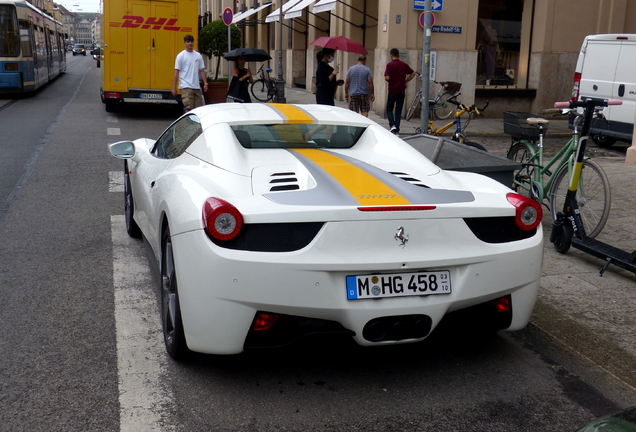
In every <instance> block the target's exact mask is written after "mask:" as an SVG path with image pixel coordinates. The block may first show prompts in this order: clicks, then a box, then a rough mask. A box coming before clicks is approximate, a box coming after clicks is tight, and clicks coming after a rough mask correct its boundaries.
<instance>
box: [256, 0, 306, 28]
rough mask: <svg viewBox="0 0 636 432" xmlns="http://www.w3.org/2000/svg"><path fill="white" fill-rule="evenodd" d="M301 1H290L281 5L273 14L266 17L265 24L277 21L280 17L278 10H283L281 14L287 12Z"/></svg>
mask: <svg viewBox="0 0 636 432" xmlns="http://www.w3.org/2000/svg"><path fill="white" fill-rule="evenodd" d="M300 1H301V0H290V1H288V2H287V3H285V4H284V5H283V7H282V8H278V9H276V10H275V11H274V12H272V13H271V14H269V15H267V18H265V22H266V23H269V22H273V21H278V20H279V17H280V10H281V9H283V12H286V11H288V10H289V9H290V8H291V7H293V6H295V5H297V4H298V3H299V2H300Z"/></svg>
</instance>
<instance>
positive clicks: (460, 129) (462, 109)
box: [415, 93, 490, 151]
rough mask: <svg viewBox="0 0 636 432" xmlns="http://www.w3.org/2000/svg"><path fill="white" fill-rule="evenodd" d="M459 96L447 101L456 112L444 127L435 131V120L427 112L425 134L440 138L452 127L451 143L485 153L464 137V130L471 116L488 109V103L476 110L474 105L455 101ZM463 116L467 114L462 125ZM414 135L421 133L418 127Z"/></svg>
mask: <svg viewBox="0 0 636 432" xmlns="http://www.w3.org/2000/svg"><path fill="white" fill-rule="evenodd" d="M459 95H460V94H459V93H458V94H456V95H453V96H452V97H450V98H448V100H447V102H448V104H449V105H451V106H455V107H456V110H455V112H454V114H455V118H454V119H453V120H452V121H450V122H448V123H446V124H445V125H444V126H442V127H440V128H439V129H435V118H434V115H433V112H432V111H429V121H428V131H426V133H427V134H428V135H433V136H441V135H442V134H443V133H444V132H446V131H447V130H449V129H450V128H451V127H453V125H454V126H455V132H454V133H453V136H452V137H451V139H452V140H453V141H457V142H459V143H462V144H466V145H469V146H471V147H475V148H478V149H479V150H484V151H486V148H485V147H484V146H482V145H481V144H478V143H476V142H473V141H469V140H468V138H467V137H466V128H467V127H468V124H469V123H470V120H471V118H472V116H473V115H474V114H477V115H482V114H481V113H482V112H483V111H484V110H485V109H486V108H487V107H488V104H489V103H490V102H489V101H486V104H485V105H484V106H483V107H482V108H477V107H476V106H475V104H473V105H471V106H468V105H464V104H463V103H461V102H458V101H457V96H459ZM431 103H432V101H431ZM464 114H468V117H466V118H465V119H464V122H463V123H462V115H464ZM415 133H416V134H420V133H422V129H421V128H419V127H416V128H415Z"/></svg>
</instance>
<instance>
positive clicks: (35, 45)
mask: <svg viewBox="0 0 636 432" xmlns="http://www.w3.org/2000/svg"><path fill="white" fill-rule="evenodd" d="M64 71H66V51H65V45H64V31H63V28H62V23H61V22H59V21H57V20H55V19H53V17H51V16H49V15H47V14H45V13H43V12H42V11H41V10H40V9H38V8H36V7H35V6H33V5H31V4H30V3H28V2H26V1H25V0H0V94H6V93H26V92H31V91H34V90H36V89H37V88H39V87H42V86H43V85H44V84H46V83H48V82H49V81H51V80H52V79H53V78H55V77H56V76H58V75H59V74H61V73H63V72H64Z"/></svg>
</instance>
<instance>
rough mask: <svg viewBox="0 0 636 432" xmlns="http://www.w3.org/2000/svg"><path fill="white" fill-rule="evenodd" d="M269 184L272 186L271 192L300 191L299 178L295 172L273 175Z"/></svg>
mask: <svg viewBox="0 0 636 432" xmlns="http://www.w3.org/2000/svg"><path fill="white" fill-rule="evenodd" d="M269 184H270V185H272V186H271V188H270V189H269V191H270V192H279V191H289V190H297V189H300V186H299V185H298V178H297V177H296V173H294V172H282V173H273V174H272V175H271V176H270V180H269Z"/></svg>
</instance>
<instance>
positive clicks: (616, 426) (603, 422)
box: [576, 407, 636, 432]
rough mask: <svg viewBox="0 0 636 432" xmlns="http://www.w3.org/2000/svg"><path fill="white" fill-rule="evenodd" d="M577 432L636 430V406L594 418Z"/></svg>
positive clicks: (625, 431) (628, 431)
mask: <svg viewBox="0 0 636 432" xmlns="http://www.w3.org/2000/svg"><path fill="white" fill-rule="evenodd" d="M576 432H636V407H631V408H629V409H627V410H625V411H622V412H620V413H618V414H614V415H608V416H604V417H600V418H597V419H596V420H592V421H591V422H589V423H586V424H585V425H584V426H582V427H580V428H579V429H577V430H576Z"/></svg>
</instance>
